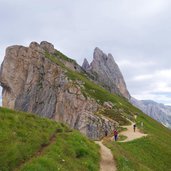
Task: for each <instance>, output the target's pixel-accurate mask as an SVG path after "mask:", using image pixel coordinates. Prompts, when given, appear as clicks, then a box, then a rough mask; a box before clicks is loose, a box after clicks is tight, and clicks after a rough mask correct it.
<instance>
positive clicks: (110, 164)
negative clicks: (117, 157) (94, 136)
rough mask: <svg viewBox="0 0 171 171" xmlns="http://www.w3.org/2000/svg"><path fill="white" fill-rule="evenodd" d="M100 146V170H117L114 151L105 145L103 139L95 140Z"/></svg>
mask: <svg viewBox="0 0 171 171" xmlns="http://www.w3.org/2000/svg"><path fill="white" fill-rule="evenodd" d="M95 143H96V144H98V145H99V146H100V154H101V161H100V171H116V170H117V169H116V165H115V163H114V159H113V155H112V152H111V150H110V149H109V148H107V147H106V146H105V145H103V140H102V141H95Z"/></svg>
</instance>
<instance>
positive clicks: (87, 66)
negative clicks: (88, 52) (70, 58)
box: [82, 58, 90, 70]
mask: <svg viewBox="0 0 171 171" xmlns="http://www.w3.org/2000/svg"><path fill="white" fill-rule="evenodd" d="M89 67H90V64H89V63H88V61H87V59H86V58H84V62H83V65H82V68H83V69H84V70H87V69H88V68H89Z"/></svg>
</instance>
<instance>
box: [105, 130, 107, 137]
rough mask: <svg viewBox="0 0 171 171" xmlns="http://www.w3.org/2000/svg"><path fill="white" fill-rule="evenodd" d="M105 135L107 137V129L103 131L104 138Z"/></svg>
mask: <svg viewBox="0 0 171 171" xmlns="http://www.w3.org/2000/svg"><path fill="white" fill-rule="evenodd" d="M107 135H108V131H107V129H106V130H105V136H106V137H107Z"/></svg>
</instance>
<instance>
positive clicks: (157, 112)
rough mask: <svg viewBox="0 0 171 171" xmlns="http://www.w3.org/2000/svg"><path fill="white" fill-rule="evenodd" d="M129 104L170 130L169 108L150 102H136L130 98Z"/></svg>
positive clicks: (170, 115) (170, 114) (170, 117)
mask: <svg viewBox="0 0 171 171" xmlns="http://www.w3.org/2000/svg"><path fill="white" fill-rule="evenodd" d="M130 102H131V103H132V104H133V105H135V106H136V107H138V108H139V109H141V110H142V111H143V112H144V113H146V114H147V115H149V116H151V117H152V118H153V119H155V120H157V121H159V122H161V123H162V124H163V125H165V126H166V127H169V128H171V106H166V105H164V104H161V103H157V102H154V101H152V100H137V99H135V98H133V97H131V99H130Z"/></svg>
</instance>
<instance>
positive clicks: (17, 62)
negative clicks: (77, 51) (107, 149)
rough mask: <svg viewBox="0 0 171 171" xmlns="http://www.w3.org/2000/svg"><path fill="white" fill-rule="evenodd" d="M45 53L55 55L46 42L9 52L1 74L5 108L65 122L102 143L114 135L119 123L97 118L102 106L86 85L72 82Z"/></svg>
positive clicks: (18, 47)
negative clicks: (86, 92) (89, 95)
mask: <svg viewBox="0 0 171 171" xmlns="http://www.w3.org/2000/svg"><path fill="white" fill-rule="evenodd" d="M45 52H49V53H51V54H53V53H54V52H55V49H54V46H53V45H52V44H50V43H48V42H45V41H44V42H41V43H40V44H38V43H36V42H32V43H31V44H30V45H29V47H23V46H11V47H8V48H7V50H6V55H5V58H4V61H3V63H2V66H1V71H0V83H1V86H2V87H3V94H2V104H3V106H4V107H8V108H12V109H16V110H21V111H26V112H32V113H35V114H38V115H40V116H43V117H48V118H52V119H54V120H56V121H61V122H64V123H66V124H68V125H69V126H70V127H71V128H76V129H78V130H80V131H81V132H82V133H83V134H85V135H87V136H88V137H89V138H91V139H100V138H101V137H103V136H104V135H105V130H106V129H107V130H108V131H109V132H111V131H112V130H113V129H114V127H116V126H117V123H116V122H114V121H113V122H112V121H110V120H108V119H104V118H102V117H101V116H97V115H94V113H95V112H96V111H98V109H99V105H98V104H97V103H96V101H95V100H93V99H90V98H85V97H84V95H83V94H82V92H81V86H83V83H81V82H78V81H76V82H74V81H70V80H69V79H68V77H67V76H66V71H65V69H63V68H62V67H60V66H59V65H57V64H55V63H53V62H52V61H51V60H49V59H48V58H46V57H45ZM59 60H60V59H59ZM73 65H75V64H72V65H71V68H72V69H73V70H74V69H75V68H73Z"/></svg>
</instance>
